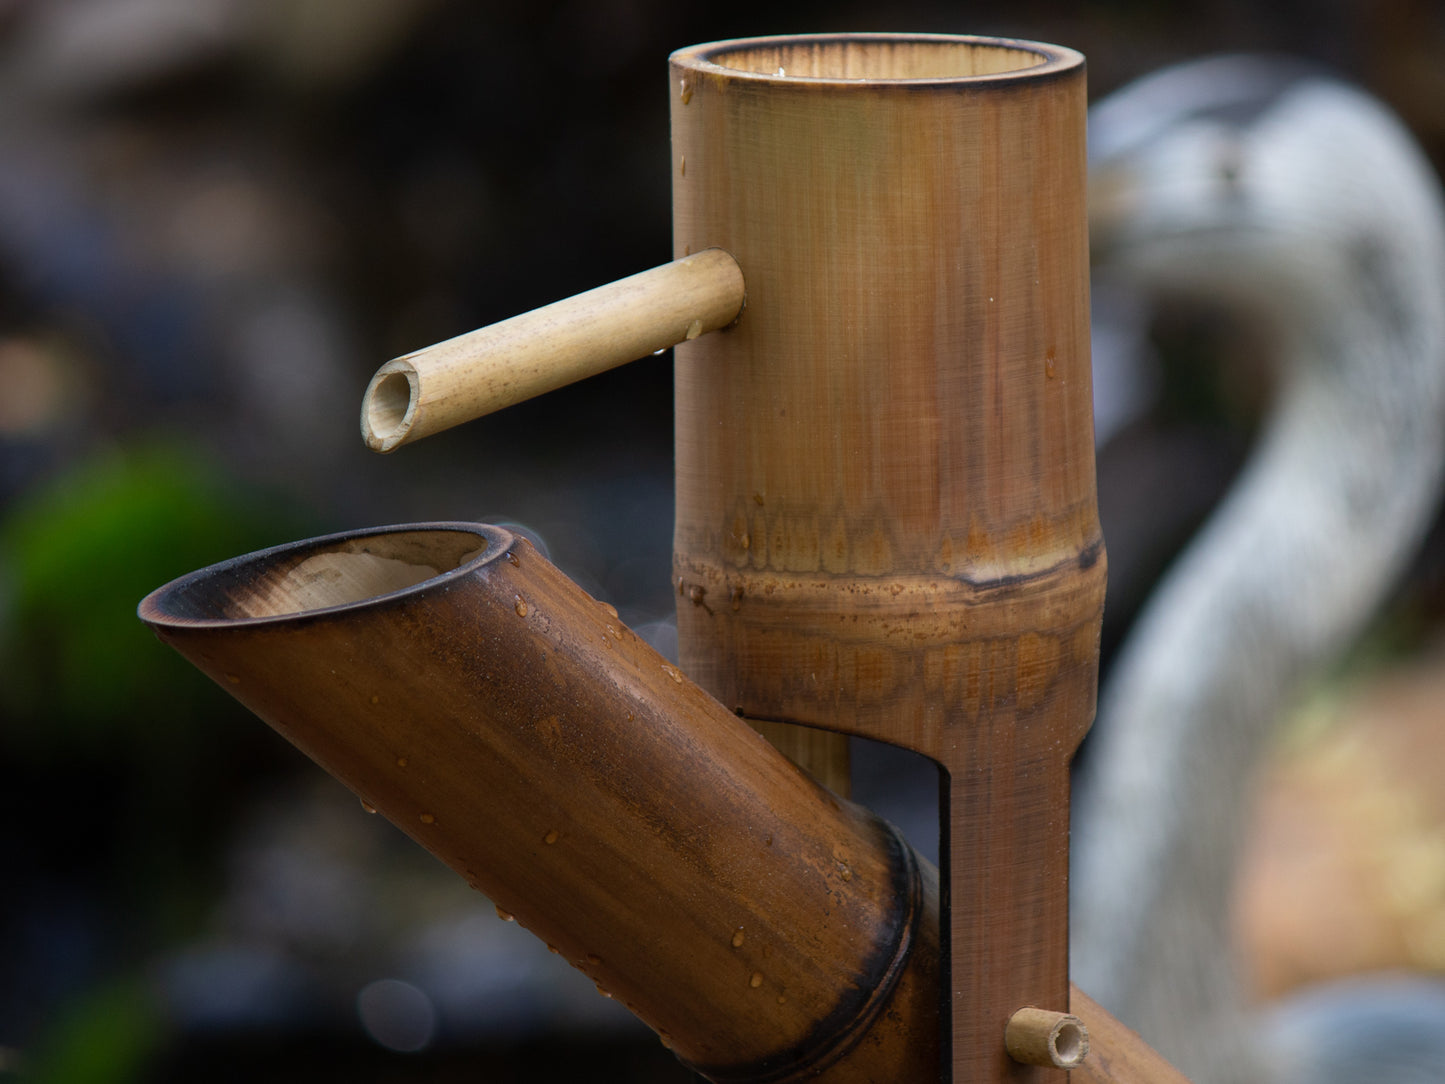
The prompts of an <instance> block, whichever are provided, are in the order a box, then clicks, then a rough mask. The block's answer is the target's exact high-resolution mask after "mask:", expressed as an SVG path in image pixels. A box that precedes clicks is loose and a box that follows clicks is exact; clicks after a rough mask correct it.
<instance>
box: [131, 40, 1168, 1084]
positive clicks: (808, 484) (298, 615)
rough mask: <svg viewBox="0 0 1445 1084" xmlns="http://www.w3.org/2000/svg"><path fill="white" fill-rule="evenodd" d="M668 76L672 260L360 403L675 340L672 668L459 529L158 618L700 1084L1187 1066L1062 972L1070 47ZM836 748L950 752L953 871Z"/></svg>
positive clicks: (413, 435)
mask: <svg viewBox="0 0 1445 1084" xmlns="http://www.w3.org/2000/svg"><path fill="white" fill-rule="evenodd" d="M670 74H671V98H672V164H673V212H674V219H673V222H674V247H675V253H674V255H675V259H674V261H673V262H672V263H669V264H666V265H663V266H662V267H659V268H655V269H653V270H651V271H647V272H643V273H642V274H640V275H636V276H633V277H632V278H630V279H624V280H622V281H620V282H617V283H614V284H611V285H609V286H604V287H602V288H600V289H598V290H594V291H591V292H589V293H587V294H582V295H579V296H578V297H575V298H571V299H568V300H566V301H562V302H558V303H557V304H555V305H551V306H548V307H546V308H543V309H539V310H537V311H535V312H532V313H528V314H526V315H523V316H519V317H516V318H514V319H512V320H508V321H505V322H503V323H501V324H497V325H493V326H492V327H489V328H484V329H482V330H480V331H476V332H472V333H470V334H468V335H464V336H460V337H459V338H457V339H454V340H451V341H449V342H447V343H442V344H439V345H437V346H434V347H430V348H427V349H425V350H421V351H418V352H416V353H414V354H409V355H407V356H405V357H403V358H398V359H396V360H395V361H392V362H389V363H388V364H386V365H385V366H383V367H382V368H381V369H380V370H379V371H378V373H377V374H376V377H375V378H374V379H373V381H372V383H371V385H370V387H369V388H368V389H367V392H366V395H365V398H364V401H363V406H362V431H363V436H364V438H365V440H366V442H367V443H368V445H370V446H371V447H372V448H373V449H375V450H377V451H383V452H389V451H391V450H393V449H395V448H398V447H400V446H402V445H404V444H406V443H408V442H409V441H412V440H416V439H418V438H420V437H422V436H426V435H430V434H433V433H436V432H438V431H440V430H443V429H445V428H447V427H449V426H451V425H455V424H458V423H460V422H462V421H466V420H469V419H471V418H475V417H478V416H480V415H482V414H485V413H488V412H490V411H492V410H496V409H500V408H502V407H505V406H507V405H509V404H511V403H515V402H518V401H520V400H521V399H524V398H527V397H529V396H532V395H536V394H539V393H542V392H545V391H547V390H549V389H551V388H555V387H558V386H560V385H562V384H565V383H567V382H569V381H572V380H576V379H579V378H581V377H583V376H586V375H589V374H591V373H594V372H598V371H601V370H603V369H606V368H609V367H612V366H614V365H617V364H621V363H623V362H626V361H630V360H632V359H634V358H637V357H641V356H645V355H647V354H650V353H652V352H654V351H656V350H659V349H662V348H665V347H668V346H673V347H675V358H676V433H677V523H676V536H675V553H674V580H675V586H676V588H677V591H678V633H679V643H680V660H679V665H678V666H674V665H672V664H671V663H669V662H668V661H667V660H666V659H664V658H662V657H661V656H659V655H658V654H656V653H655V652H654V651H652V650H651V648H649V647H648V646H647V645H646V644H644V643H643V642H642V641H640V640H639V639H638V638H637V637H636V636H634V635H633V634H632V633H631V632H630V631H629V630H628V629H627V628H625V627H624V626H623V625H622V624H621V622H619V621H618V620H617V617H616V613H615V611H613V610H611V609H610V608H608V607H606V606H604V605H602V604H600V603H598V602H596V601H595V600H593V599H592V598H590V597H589V596H587V595H586V593H585V592H583V591H582V590H581V589H580V588H578V587H577V586H576V585H575V584H572V583H571V582H570V581H568V580H567V579H566V578H565V577H564V576H563V575H562V574H561V573H559V572H558V571H557V570H556V569H555V568H553V567H552V566H551V565H550V564H548V563H547V562H546V561H545V560H544V559H543V558H542V557H541V556H540V555H539V554H538V553H537V552H536V551H535V550H533V549H532V548H531V547H530V546H528V545H527V544H526V543H525V542H523V541H520V540H518V539H516V538H514V537H512V536H511V535H509V534H508V533H507V532H505V531H503V530H500V529H498V528H494V527H487V526H481V525H472V524H423V525H412V526H408V527H397V528H380V529H375V530H369V531H356V532H350V533H347V534H344V535H336V536H330V537H327V538H322V539H314V540H311V541H308V542H302V543H297V544H294V545H290V546H283V547H279V548H277V549H274V550H268V551H265V552H262V553H259V554H252V555H249V556H247V557H242V558H238V559H236V560H234V561H230V562H226V563H224V564H222V565H218V566H214V567H212V568H209V569H205V570H202V571H200V572H197V573H193V574H191V575H190V576H187V577H183V578H182V579H180V580H177V581H175V582H174V583H172V584H170V585H167V586H166V587H163V588H161V589H160V590H158V591H156V592H155V593H153V594H152V595H151V596H149V597H148V598H147V599H146V600H144V601H143V602H142V604H141V616H142V618H143V619H145V620H146V621H148V622H149V623H151V624H152V625H153V626H154V627H155V628H156V630H157V632H158V633H159V634H160V636H161V638H162V639H163V640H165V641H166V642H168V643H170V644H171V645H172V646H174V647H175V648H177V649H178V650H180V651H181V652H182V653H183V654H185V655H186V656H187V657H188V658H190V659H191V660H192V661H193V662H195V663H196V664H197V665H198V666H200V667H201V668H202V669H203V670H205V671H206V672H207V673H209V674H210V675H211V676H212V677H213V678H214V679H215V680H216V681H217V682H218V683H220V684H221V685H222V687H223V688H226V689H227V690H228V691H229V692H231V693H233V694H234V695H235V696H237V697H238V698H239V699H240V700H242V702H244V703H245V704H247V706H249V707H250V708H251V709H252V710H254V711H255V712H256V713H257V714H258V715H260V716H261V717H262V718H263V719H265V720H266V721H267V722H268V723H270V724H271V725H272V726H274V727H275V728H276V729H277V730H279V731H280V732H281V733H282V734H284V735H285V736H286V737H287V738H288V739H290V740H291V741H292V742H294V743H295V744H296V745H297V746H298V747H300V748H301V749H302V750H303V751H305V752H306V753H307V754H308V755H310V756H311V757H312V758H313V759H315V760H316V761H317V762H318V763H319V764H321V765H322V766H323V767H325V768H326V769H327V770H329V771H331V772H332V773H333V774H335V775H336V776H337V777H338V778H340V779H341V780H342V781H344V782H345V783H346V784H347V785H348V786H350V787H351V788H352V789H353V790H355V791H356V792H357V793H358V794H359V795H360V796H361V798H362V799H363V801H365V802H366V803H367V804H368V805H370V806H372V807H375V808H376V809H378V810H380V811H381V812H383V813H385V814H386V815H387V816H388V817H390V818H391V819H392V820H393V821H395V822H396V823H397V824H398V825H399V826H401V827H402V829H403V830H404V831H406V832H408V834H410V835H411V836H412V837H413V838H414V839H416V840H417V841H418V842H419V843H421V844H422V845H423V846H425V847H427V848H428V849H429V850H431V851H432V852H433V853H435V854H436V855H437V856H438V857H440V858H441V859H442V860H443V861H444V862H446V863H447V864H448V865H450V866H451V867H452V868H453V869H455V870H456V871H457V872H458V873H459V874H461V875H462V876H464V877H466V878H467V879H468V880H469V881H470V882H471V883H473V884H474V885H475V886H476V887H478V888H479V889H480V890H482V891H484V892H485V893H486V894H487V895H488V896H490V897H491V898H492V899H493V900H495V901H496V902H497V904H498V906H499V907H501V908H505V910H506V911H508V912H511V913H512V914H514V915H515V916H516V917H517V918H518V920H519V921H521V922H523V923H524V924H525V925H527V926H528V928H530V929H531V930H532V931H533V932H535V933H536V934H537V935H538V936H539V937H541V938H543V939H544V940H546V941H547V942H548V943H549V944H550V945H552V946H554V947H555V948H557V949H558V951H560V952H562V953H563V954H565V955H566V957H567V958H568V959H569V960H571V961H573V962H574V964H575V965H576V966H577V967H579V968H580V969H582V970H583V971H585V972H586V973H587V974H588V975H590V976H591V977H592V978H593V979H595V980H596V981H597V982H598V984H599V986H601V987H602V988H604V989H605V990H607V991H608V992H610V993H611V994H613V995H614V996H615V997H617V998H619V999H620V1000H622V1001H624V1002H625V1003H626V1004H628V1006H629V1007H630V1008H632V1009H633V1011H634V1012H636V1013H637V1014H638V1015H639V1016H640V1017H641V1018H642V1019H643V1020H644V1021H646V1022H647V1023H648V1024H649V1025H650V1026H652V1027H653V1028H654V1029H655V1030H656V1031H657V1032H658V1034H659V1035H660V1036H662V1038H663V1041H664V1042H666V1043H667V1044H668V1045H669V1046H670V1047H671V1048H672V1049H673V1050H674V1051H675V1052H676V1054H677V1055H678V1057H679V1058H680V1059H681V1060H682V1061H683V1062H684V1063H686V1064H688V1065H689V1066H692V1067H693V1068H695V1069H696V1070H697V1071H698V1072H699V1073H701V1074H702V1075H703V1076H705V1077H707V1078H708V1079H711V1080H715V1081H720V1082H739V1084H742V1082H749V1084H763V1082H782V1081H793V1080H802V1079H811V1078H814V1077H816V1078H817V1079H821V1080H827V1081H918V1080H926V1079H946V1080H951V1081H954V1082H965V1081H966V1082H969V1084H984V1082H989V1084H992V1082H1005V1081H1008V1082H1024V1081H1038V1082H1042V1081H1045V1080H1047V1079H1051V1078H1052V1075H1053V1074H1057V1073H1059V1072H1061V1071H1063V1070H1066V1069H1071V1068H1072V1069H1074V1070H1075V1072H1076V1073H1077V1074H1079V1075H1080V1076H1081V1078H1082V1079H1084V1080H1090V1081H1093V1080H1097V1081H1106V1080H1112V1081H1145V1080H1150V1081H1178V1080H1180V1079H1182V1078H1180V1077H1179V1076H1178V1074H1177V1073H1175V1072H1174V1071H1173V1070H1172V1069H1170V1068H1169V1067H1168V1066H1167V1065H1166V1064H1164V1063H1163V1062H1162V1061H1161V1060H1160V1059H1158V1057H1157V1055H1154V1054H1153V1052H1152V1051H1150V1050H1149V1049H1148V1048H1147V1047H1145V1046H1144V1045H1143V1044H1142V1042H1140V1041H1139V1040H1138V1038H1137V1036H1134V1035H1133V1034H1132V1033H1130V1032H1128V1031H1126V1030H1125V1029H1123V1028H1122V1027H1120V1026H1119V1025H1118V1024H1117V1023H1116V1022H1115V1021H1113V1020H1112V1019H1111V1018H1109V1017H1108V1015H1107V1014H1105V1013H1104V1012H1103V1011H1102V1010H1100V1009H1099V1008H1098V1006H1097V1005H1094V1004H1093V1003H1092V1002H1090V1001H1089V1000H1088V999H1087V998H1086V997H1085V996H1084V995H1082V994H1081V993H1080V992H1079V991H1077V990H1073V991H1072V996H1071V989H1070V986H1069V981H1068V800H1069V793H1068V772H1069V763H1070V760H1071V758H1072V756H1073V754H1074V751H1075V750H1076V748H1077V747H1078V744H1079V742H1080V740H1081V739H1082V737H1083V735H1084V733H1085V731H1086V730H1087V728H1088V726H1089V723H1090V721H1091V719H1092V716H1093V709H1094V697H1095V687H1096V675H1097V659H1098V635H1099V620H1100V614H1101V609H1102V604H1103V596H1104V578H1105V561H1104V551H1103V543H1102V539H1101V537H1100V533H1099V526H1098V520H1097V515H1096V510H1095V494H1094V468H1093V439H1092V418H1091V390H1090V378H1089V353H1088V327H1089V324H1088V279H1087V275H1088V254H1087V237H1086V231H1085V205H1084V179H1085V153H1084V113H1085V92H1084V65H1083V58H1082V57H1080V56H1079V55H1078V54H1077V53H1074V52H1072V51H1071V50H1068V49H1062V48H1058V47H1055V46H1049V45H1039V44H1035V43H1027V42H1016V41H998V40H989V39H980V38H966V37H943V36H925V35H839V36H819V37H797V38H769V39H752V40H744V41H733V42H722V43H716V44H711V45H705V46H699V47H695V48H690V49H684V50H681V51H679V52H677V53H675V54H674V55H673V56H672V58H671V71H670ZM749 724H752V725H751V726H750V725H749ZM760 731H761V732H763V733H766V734H767V736H768V737H769V738H770V739H772V740H773V741H774V742H775V743H776V744H777V745H778V746H780V747H782V748H784V749H785V750H786V751H787V752H789V753H790V754H792V755H793V756H794V757H795V759H797V760H798V761H799V762H800V763H803V764H804V765H806V766H807V767H808V768H809V769H810V770H811V772H812V773H813V774H811V775H810V774H808V773H805V772H804V771H802V770H800V769H799V768H798V767H796V766H795V765H794V764H793V763H792V762H790V761H789V760H788V759H786V758H785V757H784V756H782V755H781V754H780V753H779V752H778V751H777V749H775V748H774V747H773V746H772V745H769V744H768V743H767V742H765V741H764V740H763V738H762V737H760V736H759V732H760ZM850 734H856V735H862V736H866V737H869V738H874V739H878V740H882V741H887V742H892V743H894V744H896V745H900V746H903V747H906V748H909V749H912V750H915V751H918V752H921V753H923V754H925V755H927V756H929V757H931V758H933V759H934V760H935V761H937V762H938V764H939V765H940V766H941V778H942V779H943V781H944V784H943V786H942V788H941V791H942V794H943V797H942V800H941V804H942V806H943V808H942V810H941V815H942V825H943V836H942V840H943V846H942V852H943V864H944V870H943V875H942V877H941V878H940V877H939V875H938V873H937V872H936V871H934V870H933V869H932V867H931V866H930V865H928V864H927V863H925V862H923V861H921V860H920V859H918V858H917V857H916V856H915V855H914V853H913V851H912V849H911V848H910V847H909V846H908V844H907V843H906V842H905V841H904V840H902V839H901V837H899V835H898V834H897V832H896V831H895V830H893V829H892V828H891V827H890V826H888V825H887V824H886V823H884V822H882V821H880V820H878V819H877V818H876V817H874V816H873V815H871V814H869V813H868V812H867V811H866V810H863V809H861V808H859V807H856V806H854V805H852V804H850V803H848V802H847V801H845V800H844V799H842V798H840V797H838V795H837V793H835V791H838V792H844V793H846V754H845V752H843V751H844V750H846V746H845V745H844V744H843V743H845V742H846V740H847V739H846V736H847V735H850ZM815 776H816V777H817V778H816V779H815V778H814V777H815ZM817 779H821V780H823V781H824V782H827V783H830V784H831V785H832V787H833V789H832V790H830V789H827V788H826V787H824V786H822V785H820V783H819V782H818V781H817ZM940 913H941V914H942V916H943V918H942V921H940Z"/></svg>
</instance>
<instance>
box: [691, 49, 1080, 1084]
mask: <svg viewBox="0 0 1445 1084" xmlns="http://www.w3.org/2000/svg"><path fill="white" fill-rule="evenodd" d="M671 89H672V98H673V101H672V125H673V139H672V150H673V208H674V243H675V250H676V251H675V255H677V256H683V255H686V254H688V253H690V252H697V251H700V250H702V249H704V248H707V247H712V246H716V247H720V248H723V249H726V250H727V251H728V252H730V253H731V254H732V255H733V256H734V257H736V259H737V261H738V264H739V266H740V267H741V268H742V269H743V274H744V278H745V280H746V285H747V304H746V307H745V309H744V311H743V313H742V315H741V317H740V318H739V320H738V321H737V323H736V324H735V325H733V326H732V327H730V328H728V329H727V330H725V331H721V332H718V333H716V334H714V335H710V336H705V337H702V338H699V339H697V340H694V341H691V342H688V343H684V344H682V345H680V346H679V347H678V348H677V350H676V434H677V436H676V441H677V525H676V534H675V556H674V573H675V576H676V580H677V588H678V594H679V602H678V631H679V641H680V645H681V662H682V664H683V668H684V669H685V670H686V671H687V672H688V674H690V675H691V676H692V677H694V678H695V679H696V680H698V681H699V683H700V684H702V685H703V686H704V687H705V688H706V689H708V690H709V691H710V692H712V693H713V694H714V695H715V696H717V697H718V698H719V699H720V700H721V701H722V703H723V704H724V705H725V706H726V707H728V708H731V709H733V710H735V711H736V712H737V713H738V714H740V715H743V716H746V717H748V718H751V719H758V720H768V721H771V722H772V723H774V724H777V725H781V724H788V723H800V724H809V725H811V726H815V727H823V728H829V729H833V730H837V731H842V732H846V733H853V734H860V735H864V736H867V737H873V738H878V739H881V740H885V741H890V742H893V743H895V744H898V745H902V746H905V747H907V748H910V749H914V750H917V751H919V752H922V753H925V754H926V755H928V756H931V757H933V758H934V759H936V760H938V761H939V762H940V763H942V764H943V765H944V766H945V768H946V769H947V770H948V774H949V783H948V788H947V789H948V796H947V809H948V814H947V816H946V818H945V823H944V832H943V843H944V846H943V852H944V858H945V863H946V866H947V868H946V870H945V876H944V888H945V894H946V899H947V900H948V901H949V906H950V914H951V921H950V923H949V928H948V929H947V930H946V931H945V943H946V944H947V945H948V946H949V950H948V952H949V957H950V960H951V968H950V970H951V983H950V991H951V1005H952V1013H953V1017H952V1019H953V1028H952V1034H951V1036H950V1039H951V1047H952V1052H951V1055H950V1060H949V1064H950V1065H951V1070H952V1079H953V1080H955V1081H967V1082H970V1084H985V1082H994V1081H999V1082H1002V1081H1026V1080H1030V1081H1032V1080H1037V1081H1042V1080H1045V1079H1052V1078H1054V1076H1053V1075H1054V1074H1057V1073H1059V1072H1060V1070H1058V1069H1054V1068H1043V1067H1038V1066H1024V1065H1020V1064H1018V1063H1016V1062H1014V1061H1012V1060H1011V1059H1010V1058H1009V1056H1008V1054H1007V1051H1006V1049H1005V1046H1004V1042H1003V1035H1004V1028H1005V1025H1006V1023H1007V1021H1008V1019H1009V1017H1010V1015H1011V1014H1012V1013H1013V1012H1014V1011H1015V1010H1017V1009H1018V1008H1020V1007H1022V1006H1035V1007H1039V1008H1043V1009H1049V1010H1063V1009H1066V1008H1067V1005H1068V999H1069V991H1068V898H1067V884H1068V802H1069V790H1068V773H1069V761H1070V759H1071V758H1072V756H1073V753H1074V750H1075V749H1076V748H1077V746H1078V744H1079V742H1080V740H1081V739H1082V737H1083V734H1084V733H1085V731H1086V730H1087V727H1088V725H1089V723H1090V721H1091V719H1092V716H1093V710H1094V696H1095V681H1096V667H1097V655H1098V631H1099V619H1100V613H1101V609H1102V603H1103V590H1104V568H1105V562H1104V555H1103V547H1102V541H1101V538H1100V533H1099V526H1098V520H1097V513H1096V508H1095V497H1094V470H1093V436H1092V395H1091V385H1090V375H1089V343H1088V327H1089V324H1088V282H1087V274H1088V259H1087V239H1086V233H1085V214H1084V165H1085V154H1084V111H1085V92H1084V71H1083V63H1082V58H1080V57H1079V56H1078V55H1077V54H1075V53H1072V52H1070V51H1069V50H1064V49H1057V48H1054V47H1050V46H1038V45H1032V44H1027V43H1007V42H1005V43H999V42H986V41H980V40H976V39H957V38H937V37H919V36H891V35H878V36H869V35H851V36H847V37H835V38H829V37H823V38H808V39H763V40H754V41H746V42H733V43H720V44H716V45H709V46H701V47H697V48H695V49H689V50H683V51H681V52H680V53H678V54H675V55H674V56H673V58H672V88H671Z"/></svg>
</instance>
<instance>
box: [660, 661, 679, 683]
mask: <svg viewBox="0 0 1445 1084" xmlns="http://www.w3.org/2000/svg"><path fill="white" fill-rule="evenodd" d="M662 672H663V673H665V674H666V675H667V676H668V677H670V678H672V680H673V681H675V682H677V683H678V684H679V685H681V684H682V672H681V671H679V670H678V669H677V668H676V667H673V666H668V665H667V664H666V663H664V664H663V667H662Z"/></svg>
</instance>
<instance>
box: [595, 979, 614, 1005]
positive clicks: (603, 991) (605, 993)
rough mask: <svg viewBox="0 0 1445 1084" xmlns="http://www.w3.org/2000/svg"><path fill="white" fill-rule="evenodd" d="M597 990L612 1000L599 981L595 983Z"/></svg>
mask: <svg viewBox="0 0 1445 1084" xmlns="http://www.w3.org/2000/svg"><path fill="white" fill-rule="evenodd" d="M597 992H598V993H599V994H601V995H602V996H603V997H605V998H606V999H607V1000H608V1001H611V1000H612V995H611V994H609V993H608V992H607V991H606V990H604V989H603V988H602V984H601V983H600V982H599V983H598V984H597Z"/></svg>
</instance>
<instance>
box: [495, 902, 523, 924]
mask: <svg viewBox="0 0 1445 1084" xmlns="http://www.w3.org/2000/svg"><path fill="white" fill-rule="evenodd" d="M493 906H495V907H496V908H497V917H498V918H500V919H501V920H502V921H503V922H516V921H517V916H516V915H514V914H512V912H511V911H504V910H502V907H501V905H500V904H494V905H493Z"/></svg>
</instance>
